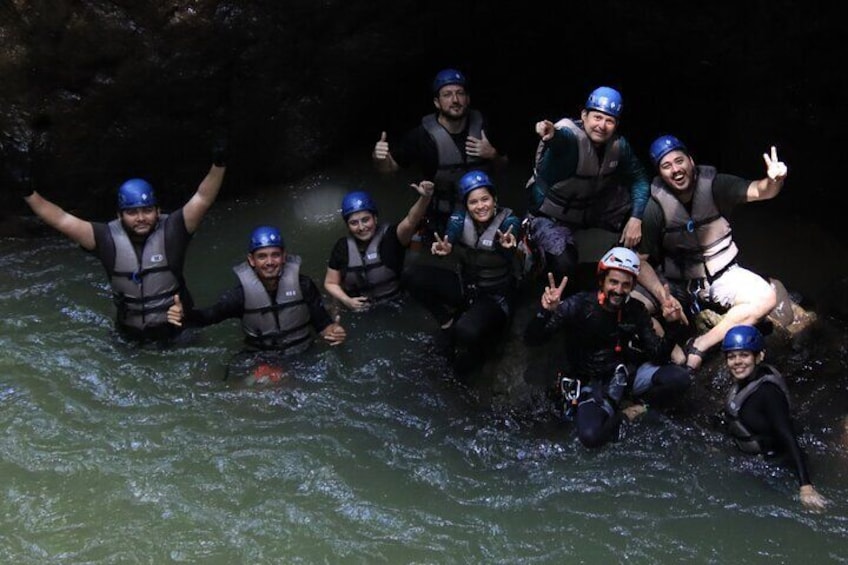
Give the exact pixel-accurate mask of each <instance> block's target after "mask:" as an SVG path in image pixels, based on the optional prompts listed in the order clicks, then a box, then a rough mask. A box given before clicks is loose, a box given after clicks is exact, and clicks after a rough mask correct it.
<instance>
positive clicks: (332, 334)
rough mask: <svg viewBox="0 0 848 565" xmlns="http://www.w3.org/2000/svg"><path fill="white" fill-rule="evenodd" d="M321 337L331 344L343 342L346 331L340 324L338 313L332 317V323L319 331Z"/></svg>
mask: <svg viewBox="0 0 848 565" xmlns="http://www.w3.org/2000/svg"><path fill="white" fill-rule="evenodd" d="M321 337H323V338H324V341H326V342H327V343H329V344H330V345H333V346H335V345H341V344H342V343H344V340H345V338H347V332H346V331H345V329H344V328H343V327H342V325H341V316H340V315H338V314H336V317H335V318H333V323H332V324H330V325H329V326H327V327H326V328H324V330H323V331H322V332H321Z"/></svg>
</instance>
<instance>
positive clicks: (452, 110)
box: [433, 84, 471, 120]
mask: <svg viewBox="0 0 848 565" xmlns="http://www.w3.org/2000/svg"><path fill="white" fill-rule="evenodd" d="M470 101H471V97H470V96H468V93H467V92H465V87H463V86H459V85H458V84H449V85H447V86H443V87H442V88H441V89H439V94H438V95H436V96H435V97H434V98H433V104H434V105H435V106H436V109H437V110H438V111H439V114H440V115H442V116H444V117H445V118H447V119H448V120H461V119H462V118H464V117H465V114H467V113H468V104H469V103H470Z"/></svg>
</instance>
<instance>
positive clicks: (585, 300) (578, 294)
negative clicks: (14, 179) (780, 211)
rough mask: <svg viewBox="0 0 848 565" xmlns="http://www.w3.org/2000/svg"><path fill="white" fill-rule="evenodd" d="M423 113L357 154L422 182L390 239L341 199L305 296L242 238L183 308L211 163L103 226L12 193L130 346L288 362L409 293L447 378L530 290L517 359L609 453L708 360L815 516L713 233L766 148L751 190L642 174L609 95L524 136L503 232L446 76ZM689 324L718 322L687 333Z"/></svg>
mask: <svg viewBox="0 0 848 565" xmlns="http://www.w3.org/2000/svg"><path fill="white" fill-rule="evenodd" d="M432 97H433V105H434V107H435V109H434V111H433V112H432V113H429V114H427V115H425V116H424V117H423V118H422V119H421V123H420V124H419V125H418V126H416V127H415V128H413V129H412V130H410V131H408V132H407V133H406V134H405V135H403V136H402V137H401V138H400V141H399V142H398V143H395V142H394V141H392V143H391V145H390V143H389V140H388V139H389V136H388V135H387V134H386V132H382V133H381V135H380V138H379V140H378V141H377V142H376V144H375V146H374V149H373V153H372V159H373V163H374V166H375V168H376V170H377V171H379V172H381V173H387V174H389V173H392V172H395V171H397V170H399V169H402V168H411V167H415V168H417V169H418V170H419V171H420V173H421V174H422V177H423V179H424V180H421V181H420V182H418V183H413V184H412V185H411V188H412V189H414V191H415V192H416V193H417V198H416V200H415V201H414V203H413V204H412V206H411V207H410V208H409V211H408V212H407V214H406V215H405V217H404V218H402V219H401V220H400V221H398V222H396V223H389V222H383V221H381V218H380V216H379V214H378V207H377V204H376V202H375V201H374V199H373V198H372V196H371V195H370V194H369V193H368V192H367V191H363V190H353V191H351V192H349V193H347V194H346V195H345V196H344V198H343V200H342V202H341V217H342V219H343V221H344V223H345V226H346V228H347V232H346V234H345V235H344V236H343V237H341V238H340V239H339V240H338V241H337V242H336V244H335V245H334V246H333V248H332V250H331V252H330V256H329V259H328V261H327V270H326V275H325V278H324V281H323V292H322V290H321V289H320V288H319V287H318V285H317V284H316V283H315V282H314V281H313V280H312V279H311V278H309V277H308V276H306V275H305V274H303V273H301V271H300V266H301V260H300V258H299V257H298V256H297V255H295V254H294V253H291V252H289V250H287V248H286V245H285V241H284V238H283V235H282V233H281V232H280V230H279V228H278V227H277V226H273V225H261V226H257V227H256V228H255V229H253V231H252V232H251V233H250V234H249V238H248V245H247V256H246V259H245V261H243V262H241V263H239V264H238V265H236V266H235V267H234V268H233V271H234V273H235V275H236V278H237V284H236V285H235V286H234V287H232V288H231V289H228V290H226V291H225V292H223V293H222V294H221V296H220V298H219V300H218V301H217V302H216V303H215V304H213V305H211V306H208V307H205V308H200V307H197V306H196V305H195V304H194V302H193V300H192V297H191V294H190V293H189V290H188V287H187V285H186V281H185V277H184V273H183V270H184V269H183V266H184V261H185V256H186V251H187V248H188V245H189V242H190V240H191V237H192V234H193V233H194V232H195V231H196V230H197V229H198V227H199V226H200V223H201V221H202V219H203V216H204V215H205V214H206V212H207V211H208V210H209V209H210V207H211V206H212V204H213V203H214V201H215V199H216V197H217V195H218V192H219V190H220V188H221V185H222V183H223V180H224V175H225V171H226V155H225V152H224V150H223V148H218V149H217V150H216V151H215V153H214V155H213V163H212V166H211V168H210V170H209V172H208V173H207V175H206V177H205V178H204V179H203V181H202V182H201V183H200V185H199V187H198V188H197V191H196V193H195V194H194V195H193V196H192V197H191V198H190V199H189V201H188V202H187V203H186V204H185V205H184V206H183V207H182V208H180V209H179V210H176V211H174V212H172V213H169V214H166V213H162V212H161V211H160V208H159V206H158V202H157V197H156V194H155V192H154V189H153V187H152V186H151V185H150V184H149V183H148V182H146V181H145V180H143V179H138V178H136V179H130V180H128V181H126V182H125V183H123V184H122V185H121V186H120V187H119V189H118V199H117V209H118V210H117V218H116V219H114V220H112V221H110V222H108V223H101V222H89V221H85V220H82V219H80V218H78V217H76V216H74V215H73V214H71V213H69V212H67V211H65V210H63V209H62V208H60V207H59V206H57V205H56V204H54V203H52V202H50V201H48V200H47V199H45V198H44V197H43V196H42V195H40V194H39V193H38V192H37V191H35V189H34V187H33V186H31V185H29V184H26V185H25V186H23V185H22V187H21V188H22V189H23V190H22V196H23V197H24V198H25V200H26V202H27V203H28V204H29V206H30V207H31V209H32V210H33V212H34V213H35V214H37V215H38V216H39V217H40V218H41V219H42V220H43V221H44V222H45V223H47V224H48V225H50V226H52V227H53V228H55V229H56V230H58V231H59V232H61V233H63V234H64V235H66V236H67V237H69V238H70V239H71V240H73V241H74V242H76V243H78V244H79V245H80V246H82V247H83V249H85V250H87V251H89V252H91V253H93V254H95V255H96V256H97V257H98V259H99V260H100V261H101V263H102V264H103V266H104V268H105V270H106V272H107V275H108V277H109V280H110V283H111V288H112V293H113V297H114V303H115V306H116V308H117V318H116V328H117V330H118V331H119V333H120V334H121V335H123V336H124V337H126V338H128V339H130V340H134V341H151V340H154V341H168V340H173V338H175V337H176V336H177V335H178V334H179V333H180V332H181V331H182V330H183V329H184V328H186V327H202V326H207V325H210V324H215V323H218V322H221V321H222V320H225V319H229V318H239V319H240V320H241V325H242V330H243V333H244V338H245V342H246V344H247V346H248V347H249V348H251V349H252V350H256V351H274V352H278V353H279V354H281V355H291V354H297V353H300V352H303V351H305V350H306V349H307V348H308V347H309V346H310V345H311V344H312V343H313V341H314V340H315V339H319V338H320V339H323V340H324V341H325V342H326V343H328V344H329V345H331V346H337V345H340V344H342V343H344V341H345V339H346V336H347V333H346V330H345V328H344V327H343V326H342V325H341V323H340V320H339V317H338V316H335V317H334V316H332V315H331V314H330V311H329V310H328V308H327V307H326V306H325V298H324V297H325V295H326V296H328V297H330V299H332V300H333V301H335V302H336V303H337V304H338V305H339V306H340V307H342V308H344V309H347V310H350V311H355V312H359V311H364V310H367V309H368V308H370V307H371V306H373V305H375V304H377V303H380V302H384V301H390V300H395V299H396V298H397V297H399V296H401V295H403V294H408V295H409V296H410V297H411V298H412V299H414V300H416V301H418V302H419V303H420V304H421V305H422V306H423V307H424V308H425V309H426V310H427V311H428V312H429V313H430V314H431V315H432V317H433V319H434V321H435V324H436V326H437V328H434V331H435V333H436V334H437V335H436V337H435V341H436V342H437V343H438V344H439V347H440V348H441V349H442V351H444V353H445V354H446V355H447V356H448V357H449V358H450V359H451V361H452V363H453V364H454V367H455V369H456V371H457V374H459V375H465V374H468V373H469V372H471V371H475V370H478V369H479V368H480V367H481V365H482V362H483V361H484V360H485V359H486V357H487V355H489V354H490V352H492V351H496V350H497V347H493V344H497V343H499V342H500V341H501V340H503V339H504V338H505V335H506V334H507V329H508V328H510V324H511V322H512V320H513V318H514V312H515V308H516V301H517V299H518V297H519V291H520V289H522V288H523V289H527V288H531V289H532V288H534V287H533V285H534V283H538V288H539V291H540V292H541V297H540V299H539V307H538V313H537V314H536V315H535V317H533V318H532V319H531V320H530V322H529V323H528V324H527V326H526V328H524V329H523V332H522V335H523V339H524V342H525V343H526V344H527V345H528V346H530V347H534V346H537V345H539V344H541V343H543V342H545V341H547V340H548V339H550V338H551V337H552V336H553V335H555V334H556V333H558V332H560V331H562V332H563V333H564V334H565V338H564V340H563V352H564V354H565V355H564V363H565V366H564V367H563V370H562V371H561V373H560V374H559V376H557V377H556V383H555V386H556V390H557V391H558V393H559V394H560V399H559V401H560V402H561V406H562V410H563V416H564V417H565V419H566V420H568V421H570V422H573V424H574V427H575V429H576V432H577V437H578V438H579V441H580V442H581V443H582V444H583V445H585V446H586V447H590V448H594V447H599V446H602V445H604V444H607V443H608V442H610V441H615V440H616V439H617V438H618V436H619V430H620V427H621V425H622V423H623V422H625V421H631V420H634V419H635V418H637V417H639V416H640V415H641V414H643V413H644V412H645V411H646V410H647V405H648V403H650V405H651V406H652V407H654V406H656V407H662V406H663V405H665V404H666V403H669V402H675V401H676V400H678V399H680V398H681V397H682V396H683V395H684V394H685V393H686V391H687V390H688V389H689V387H690V386H691V385H692V382H693V379H694V378H695V375H696V374H697V372H698V371H699V369H700V368H701V364H702V361H703V358H704V357H705V356H706V355H707V354H708V353H709V352H710V351H712V350H713V349H715V348H719V347H720V349H721V351H722V352H723V354H724V356H725V359H726V364H727V369H728V371H729V373H730V375H731V377H732V386H731V388H730V391H729V393H728V398H727V402H726V406H725V408H724V416H725V419H726V422H727V423H726V428H727V431H728V433H729V434H730V435H731V436H732V437H733V439H734V440H735V442H736V443H737V444H738V445H739V447H740V448H741V449H742V450H744V451H746V452H748V453H760V454H763V455H766V456H768V457H772V456H775V457H776V456H783V457H787V458H788V460H789V461H791V462H792V463H793V464H794V469H795V472H796V475H797V477H798V481H799V484H800V499H801V502H802V503H803V504H804V506H805V507H808V508H811V509H815V510H821V509H823V508H824V507H825V506H826V504H827V500H826V499H825V498H824V497H823V496H821V495H820V494H819V493H818V492H817V491H816V490H815V489H814V488H813V486H812V483H811V481H810V477H809V473H808V471H807V466H806V462H805V457H804V454H803V451H802V450H801V448H800V446H799V443H798V439H797V436H796V433H795V431H794V430H793V421H792V418H791V415H790V402H789V396H790V395H789V391H788V388H787V386H786V382H785V380H784V379H783V377H782V376H781V375H780V373H779V372H778V370H777V369H775V368H774V367H773V366H771V365H769V364H766V363H764V352H765V344H764V337H763V335H762V333H761V332H760V330H759V329H758V327H757V326H758V324H760V322H762V320H763V319H764V318H765V317H766V316H767V315H768V314H769V312H770V311H771V310H772V309H773V308H774V307H775V305H776V296H775V291H774V290H773V288H772V286H771V285H770V284H769V282H768V281H767V280H765V279H764V278H763V277H761V276H759V275H758V274H756V273H754V272H752V271H750V270H748V269H746V268H745V267H743V266H742V265H740V264H739V262H738V261H737V255H738V249H737V246H736V244H735V243H734V241H733V238H732V232H731V229H730V224H729V222H728V220H727V216H728V214H729V213H730V211H731V210H732V209H733V207H734V206H735V205H737V204H739V203H744V202H751V201H755V200H763V199H768V198H773V197H774V196H776V195H777V194H778V193H779V192H780V190H781V188H782V187H783V184H784V181H785V178H786V175H787V167H786V165H785V164H784V163H783V162H781V161H780V159H779V158H778V156H777V150H776V148H774V147H772V148H771V151H770V152H769V153H765V154H764V155H763V159H764V163H765V168H766V175H765V176H764V177H763V178H762V179H759V180H753V181H751V180H746V179H742V178H740V177H737V176H733V175H728V174H722V173H718V172H717V171H716V170H715V169H714V168H713V167H710V166H705V165H696V163H695V161H694V159H693V157H692V154H691V153H690V151H689V149H688V148H687V146H686V145H684V144H683V143H682V142H681V141H680V140H679V139H678V138H676V137H675V136H673V135H669V134H664V135H661V136H659V137H657V139H656V140H655V141H654V142H653V143H652V144H651V146H650V148H649V156H650V161H651V163H652V165H653V166H654V168H655V173H654V174H653V175H650V174H649V173H648V171H647V170H646V169H645V168H644V166H643V165H642V162H641V160H640V159H639V157H638V155H637V152H636V151H635V150H634V148H633V147H632V146H631V145H630V144H629V143H628V142H627V140H626V139H625V138H624V137H623V136H622V135H620V134H619V133H618V126H619V121H620V119H621V116H622V110H623V100H622V96H621V94H620V93H619V92H618V91H617V90H615V89H613V88H610V87H606V86H602V87H599V88H596V89H595V90H593V91H592V92H591V93H590V94H589V96H588V97H587V99H586V102H585V104H584V105H583V109H582V110H581V112H580V115H579V117H575V118H573V119H572V118H564V119H561V120H559V121H556V122H552V121H549V120H542V121H540V122H538V123H537V124H536V125H535V131H536V133H537V134H538V137H539V145H538V148H537V151H536V156H535V160H534V163H533V170H532V175H531V176H530V178H529V180H528V181H527V185H526V193H527V202H526V203H525V206H526V210H527V212H526V213H524V214H521V215H517V214H516V213H515V212H514V211H513V209H511V208H509V207H506V206H504V205H502V204H501V203H500V202H499V199H498V190H497V187H496V183H495V182H494V179H495V178H497V175H498V173H499V172H500V171H501V170H502V169H503V166H504V165H505V164H506V162H507V156H506V155H505V154H503V153H501V152H499V151H498V149H497V148H496V146H495V145H493V143H492V141H490V139H489V137H488V135H487V133H486V130H487V122H486V120H485V118H484V117H483V116H482V114H481V113H480V112H479V111H478V110H476V109H472V108H471V105H470V95H469V91H468V83H467V80H466V77H465V75H464V74H463V73H462V72H460V71H458V70H456V69H445V70H443V71H440V72H439V73H438V74H437V75H436V77H435V79H434V81H433V85H432ZM587 230H601V231H602V232H605V233H607V234H612V236H613V237H612V242H613V243H612V244H611V245H610V246H609V247H608V248H607V249H606V251H605V253H603V255H602V256H601V257H600V259H599V260H598V261H597V265H596V267H595V268H594V271H595V273H594V275H595V280H596V285H593V286H592V287H591V288H579V287H578V288H574V285H573V284H571V285H570V284H569V279H570V278H572V279H573V278H574V277H575V273H576V271H577V269H578V267H579V265H580V264H581V263H584V264H585V263H586V262H587V261H591V262H594V258H586V257H582V258H581V257H579V253H578V245H577V238H578V237H579V236H580V234H581V233H585V232H586V231H587ZM701 308H711V309H715V310H718V311H719V312H721V313H722V317H721V319H720V321H718V322H717V323H716V324H715V325H714V326H713V327H712V328H711V329H709V330H708V331H706V332H704V333H701V334H700V335H692V334H694V333H695V332H692V331H691V330H689V329H688V328H691V325H690V324H691V322H692V319H693V316H694V315H695V314H696V313H697V312H698V311H699V310H700V309H701ZM553 378H554V376H553V375H552V380H553Z"/></svg>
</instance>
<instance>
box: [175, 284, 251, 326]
mask: <svg viewBox="0 0 848 565" xmlns="http://www.w3.org/2000/svg"><path fill="white" fill-rule="evenodd" d="M243 315H244V290H243V289H242V287H241V285H238V286H235V287H233V288H231V289H229V290H226V291H224V292H223V293H221V296H220V297H219V298H218V301H217V302H216V303H215V304H213V305H212V306H208V307H206V308H192V309H191V310H189V311H188V312H187V313H186V315H185V325H187V326H190V327H204V326H211V325H212V324H217V323H219V322H223V321H224V320H228V319H230V318H241V317H242V316H243Z"/></svg>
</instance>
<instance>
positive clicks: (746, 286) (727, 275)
mask: <svg viewBox="0 0 848 565" xmlns="http://www.w3.org/2000/svg"><path fill="white" fill-rule="evenodd" d="M772 292H773V290H772V288H771V284H769V282H768V281H767V280H765V279H764V278H763V277H761V276H760V275H758V274H756V273H754V272H753V271H749V270H748V269H745V268H744V267H740V266H739V265H732V266H730V267H728V269H727V270H726V271H724V272H723V273H722V274H721V276H720V277H719V278H717V279H715V280H714V281H713V282H711V283H709V284H707V285H706V288H703V289H701V290H700V291H698V299H699V300H702V301H704V302H712V303H714V304H720V305H722V306H724V307H725V308H730V307H731V306H733V305H734V304H736V303H737V302H739V301H742V300H738V299H739V298H742V299H743V300H744V301H746V302H758V301H759V300H758V299H759V298H763V297H766V296H768V295H769V294H770V293H772Z"/></svg>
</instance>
